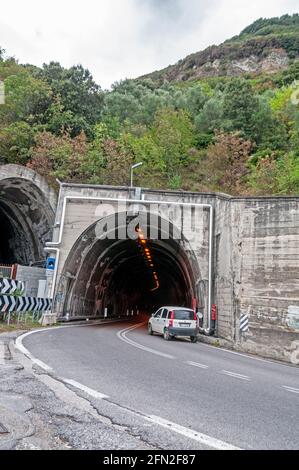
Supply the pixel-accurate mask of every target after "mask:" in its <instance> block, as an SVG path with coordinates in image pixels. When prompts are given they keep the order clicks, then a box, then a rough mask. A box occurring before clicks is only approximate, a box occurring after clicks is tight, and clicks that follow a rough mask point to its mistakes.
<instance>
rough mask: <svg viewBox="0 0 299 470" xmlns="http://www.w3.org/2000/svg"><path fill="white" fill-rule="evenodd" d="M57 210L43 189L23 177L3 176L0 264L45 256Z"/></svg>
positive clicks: (26, 260) (0, 209)
mask: <svg viewBox="0 0 299 470" xmlns="http://www.w3.org/2000/svg"><path fill="white" fill-rule="evenodd" d="M53 219H54V212H53V209H52V208H51V206H50V204H49V202H48V201H47V200H46V198H45V196H44V194H43V193H42V191H41V190H40V189H39V188H38V187H37V186H36V185H35V184H33V183H32V182H30V181H28V180H25V179H22V178H5V179H2V180H0V227H1V230H0V264H14V263H17V264H23V265H29V264H31V263H34V262H37V261H41V260H43V259H45V254H44V245H45V243H46V242H47V241H49V240H50V239H51V233H52V226H53Z"/></svg>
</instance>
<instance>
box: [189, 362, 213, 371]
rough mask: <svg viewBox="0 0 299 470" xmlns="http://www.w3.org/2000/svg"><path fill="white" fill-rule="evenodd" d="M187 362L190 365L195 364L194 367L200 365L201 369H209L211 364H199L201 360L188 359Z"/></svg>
mask: <svg viewBox="0 0 299 470" xmlns="http://www.w3.org/2000/svg"><path fill="white" fill-rule="evenodd" d="M185 364H188V365H189V366H194V367H199V368H200V369H208V368H209V366H206V365H205V364H199V362H192V361H187V362H185Z"/></svg>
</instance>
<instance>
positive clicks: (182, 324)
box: [180, 323, 190, 327]
mask: <svg viewBox="0 0 299 470" xmlns="http://www.w3.org/2000/svg"><path fill="white" fill-rule="evenodd" d="M180 326H184V327H189V326H190V323H180Z"/></svg>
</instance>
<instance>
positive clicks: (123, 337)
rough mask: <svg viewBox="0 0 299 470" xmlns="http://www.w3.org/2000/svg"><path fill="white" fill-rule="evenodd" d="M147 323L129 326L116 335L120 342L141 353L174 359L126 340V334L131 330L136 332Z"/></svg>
mask: <svg viewBox="0 0 299 470" xmlns="http://www.w3.org/2000/svg"><path fill="white" fill-rule="evenodd" d="M146 323H147V322H143V323H139V324H138V325H134V326H131V327H129V328H125V329H124V330H121V331H119V332H118V333H117V336H118V338H119V339H120V340H121V341H124V342H125V343H127V344H129V345H130V346H133V347H134V348H138V349H142V350H143V351H146V352H149V353H151V354H155V355H156V356H161V357H165V358H166V359H175V357H174V356H171V355H170V354H166V353H162V352H160V351H157V350H156V349H152V348H148V347H147V346H144V345H143V344H140V343H137V342H136V341H133V340H132V339H129V338H127V336H126V334H127V333H129V332H130V331H132V330H136V329H137V328H140V327H141V326H143V325H145V324H146Z"/></svg>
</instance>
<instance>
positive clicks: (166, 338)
mask: <svg viewBox="0 0 299 470" xmlns="http://www.w3.org/2000/svg"><path fill="white" fill-rule="evenodd" d="M163 337H164V339H165V340H166V341H169V340H170V339H171V336H170V334H169V331H168V329H167V328H165V330H164V335H163Z"/></svg>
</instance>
